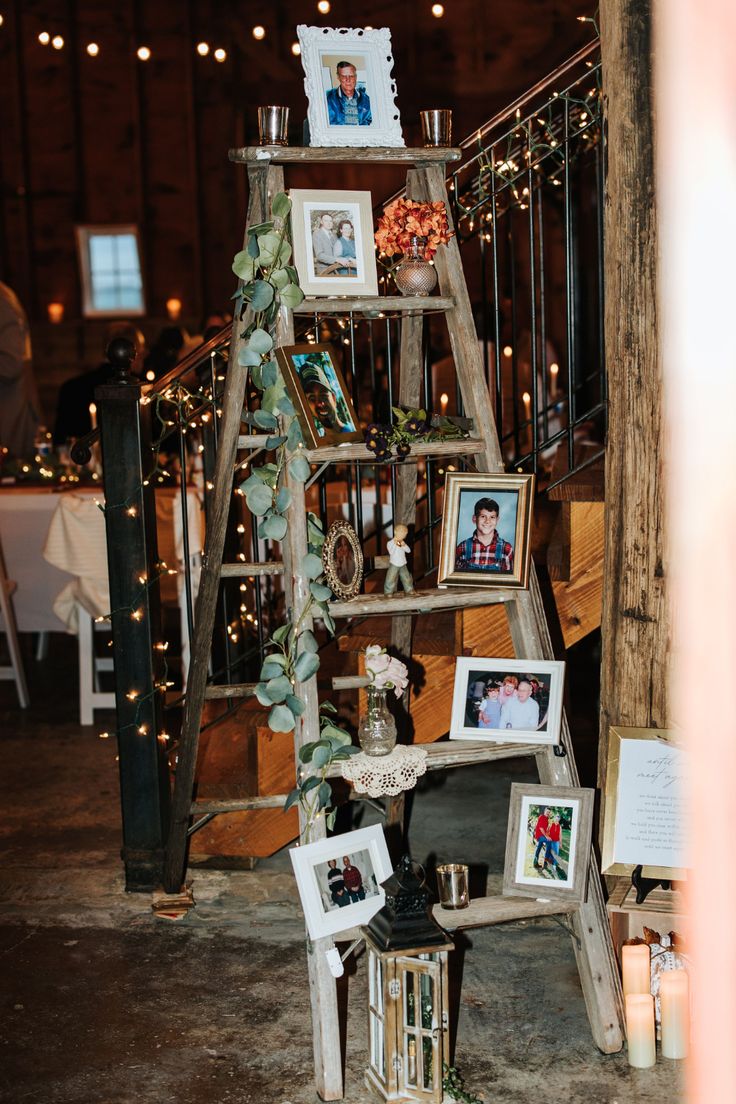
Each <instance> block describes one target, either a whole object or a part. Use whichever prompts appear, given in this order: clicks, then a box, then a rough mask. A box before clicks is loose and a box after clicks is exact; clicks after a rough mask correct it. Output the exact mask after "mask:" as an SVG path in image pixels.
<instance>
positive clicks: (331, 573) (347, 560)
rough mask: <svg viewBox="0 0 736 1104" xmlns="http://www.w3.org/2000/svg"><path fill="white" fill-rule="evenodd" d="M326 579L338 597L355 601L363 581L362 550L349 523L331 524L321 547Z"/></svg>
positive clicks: (338, 522) (335, 522)
mask: <svg viewBox="0 0 736 1104" xmlns="http://www.w3.org/2000/svg"><path fill="white" fill-rule="evenodd" d="M322 564H323V566H324V569H325V578H326V579H327V583H328V585H329V586H330V587H331V589H332V591H333V593H334V594H335V595H336V596H337V597H338V598H343V599H345V598H354V597H355V595H356V594H358V593H359V592H360V587H361V584H362V582H363V549H362V548H361V546H360V541H359V539H358V534H357V533H356V532H355V530H354V529H353V527H352V525H351V524H350V522H349V521H333V523H332V525H331V526H330V528H329V529H328V530H327V533H326V534H325V543H324V544H323V545H322Z"/></svg>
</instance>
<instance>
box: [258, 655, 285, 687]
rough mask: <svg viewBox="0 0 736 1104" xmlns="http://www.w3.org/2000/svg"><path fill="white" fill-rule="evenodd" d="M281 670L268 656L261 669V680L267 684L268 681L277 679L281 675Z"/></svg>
mask: <svg viewBox="0 0 736 1104" xmlns="http://www.w3.org/2000/svg"><path fill="white" fill-rule="evenodd" d="M282 673H283V672H282V668H281V666H279V664H277V663H274V662H273V660H272V659H271V657H270V656H269V657H268V658H267V659H266V661H265V662H264V664H263V666H262V667H261V680H262V681H263V682H268V680H269V679H272V678H278V677H279V675H280V674H282Z"/></svg>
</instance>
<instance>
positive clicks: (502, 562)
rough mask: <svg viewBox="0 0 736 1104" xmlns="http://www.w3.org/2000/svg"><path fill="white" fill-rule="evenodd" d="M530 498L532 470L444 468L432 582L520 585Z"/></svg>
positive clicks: (527, 552) (525, 568) (527, 550)
mask: <svg viewBox="0 0 736 1104" xmlns="http://www.w3.org/2000/svg"><path fill="white" fill-rule="evenodd" d="M533 501H534V476H533V475H517V474H513V475H512V474H505V473H498V472H493V473H491V472H488V473H484V472H475V473H470V472H449V473H448V475H447V477H446V479H445V503H444V508H443V513H442V537H441V542H440V563H439V572H438V576H437V585H438V586H488V587H514V588H517V589H521V588H523V587H525V586H526V585H527V582H528V578H529V560H530V556H531V542H530V532H531V522H532V503H533Z"/></svg>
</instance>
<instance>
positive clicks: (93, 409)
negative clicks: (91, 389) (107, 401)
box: [89, 403, 97, 429]
mask: <svg viewBox="0 0 736 1104" xmlns="http://www.w3.org/2000/svg"><path fill="white" fill-rule="evenodd" d="M89 420H90V422H91V423H92V429H97V404H96V403H90V404H89Z"/></svg>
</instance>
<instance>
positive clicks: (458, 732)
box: [450, 656, 565, 744]
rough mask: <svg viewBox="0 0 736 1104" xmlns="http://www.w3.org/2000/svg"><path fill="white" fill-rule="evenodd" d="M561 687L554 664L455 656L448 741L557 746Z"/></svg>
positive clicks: (560, 666)
mask: <svg viewBox="0 0 736 1104" xmlns="http://www.w3.org/2000/svg"><path fill="white" fill-rule="evenodd" d="M564 682H565V664H564V663H561V662H559V661H558V660H551V659H502V658H492V657H488V658H486V657H484V656H470V657H469V656H459V657H458V659H457V660H456V663H455V691H454V694H453V696H452V720H451V722H450V739H451V740H485V741H487V742H488V743H502V744H558V743H559V742H560V725H561V721H562V696H563V689H564Z"/></svg>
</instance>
